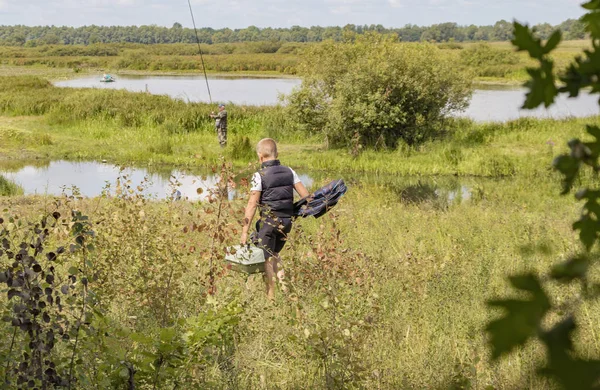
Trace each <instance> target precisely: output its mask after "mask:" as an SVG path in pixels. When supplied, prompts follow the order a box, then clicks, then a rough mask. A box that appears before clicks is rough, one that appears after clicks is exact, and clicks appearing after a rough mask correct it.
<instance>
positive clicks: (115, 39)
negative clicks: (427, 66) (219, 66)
mask: <svg viewBox="0 0 600 390" xmlns="http://www.w3.org/2000/svg"><path fill="white" fill-rule="evenodd" d="M510 27H511V26H510V23H509V22H507V21H505V20H501V21H499V22H497V23H495V24H494V25H493V26H474V25H470V26H459V25H457V24H456V23H441V24H435V25H432V26H428V27H421V26H415V25H407V26H405V27H402V28H385V27H383V26H382V25H380V24H378V25H375V24H371V25H354V24H348V25H346V26H344V27H343V28H342V27H338V26H330V27H319V26H313V27H310V28H306V27H300V26H293V27H291V28H270V27H267V28H257V27H255V26H249V27H247V28H243V29H234V30H232V29H229V28H223V29H219V30H215V29H212V28H201V29H199V30H198V35H199V39H200V42H201V43H203V44H219V43H221V44H222V43H230V44H231V43H237V42H245V43H249V44H252V45H255V46H263V47H264V48H261V50H273V51H276V50H277V48H278V47H281V46H282V44H285V43H286V42H298V43H303V42H321V41H324V40H328V39H332V40H335V41H338V42H339V41H343V40H344V39H345V37H347V36H355V35H362V34H367V33H370V32H377V33H380V34H381V33H383V34H394V35H397V36H398V37H400V39H401V40H402V41H404V42H418V41H431V40H434V41H438V42H448V41H459V42H463V41H478V40H486V41H487V40H490V41H507V40H509V39H511V29H510ZM552 28H553V27H552V26H551V25H549V24H547V23H542V24H539V25H537V26H535V29H536V34H537V35H539V36H540V37H541V38H542V39H547V35H548V31H549V30H552ZM556 28H560V29H561V30H562V31H563V32H565V33H567V34H568V36H569V38H570V39H583V38H585V31H584V30H583V24H582V23H580V22H579V21H577V20H573V19H569V20H566V21H565V22H563V23H561V24H560V25H558V26H556ZM195 39H196V36H195V34H194V30H192V29H190V28H182V27H181V24H179V23H175V24H174V25H173V27H171V28H168V27H159V26H156V25H152V26H110V27H109V26H83V27H78V28H69V29H67V28H64V27H55V26H36V27H28V26H0V44H2V45H11V46H13V45H14V46H23V45H25V46H33V47H35V46H37V45H38V44H51V45H57V44H61V45H62V44H65V45H90V46H97V45H99V44H101V43H124V42H136V43H139V44H144V45H150V44H166V43H168V44H177V43H195V42H196V41H195ZM263 52H266V51H263Z"/></svg>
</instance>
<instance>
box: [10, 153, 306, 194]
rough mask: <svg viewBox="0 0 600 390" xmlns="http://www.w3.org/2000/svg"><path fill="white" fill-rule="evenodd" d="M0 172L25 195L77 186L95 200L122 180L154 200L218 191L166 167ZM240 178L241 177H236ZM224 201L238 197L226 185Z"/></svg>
mask: <svg viewBox="0 0 600 390" xmlns="http://www.w3.org/2000/svg"><path fill="white" fill-rule="evenodd" d="M0 173H2V175H3V176H5V177H6V178H7V179H9V180H11V181H14V182H16V183H17V184H19V185H20V186H21V187H23V189H24V191H25V195H35V194H38V195H60V194H62V193H63V192H64V191H65V188H67V189H68V188H69V187H72V186H74V187H77V189H78V190H79V193H80V194H81V195H82V196H85V197H95V196H99V195H101V194H102V193H103V191H105V190H107V189H108V191H109V193H111V194H114V193H115V191H116V182H117V179H118V178H120V177H121V178H123V177H126V180H127V181H128V182H129V183H124V180H121V184H122V185H126V186H128V187H129V188H130V189H131V190H133V191H137V188H138V187H142V188H143V189H144V194H145V195H147V196H148V197H153V198H157V199H170V198H174V197H177V196H179V197H180V198H181V199H188V200H191V201H198V200H206V199H207V198H208V197H209V196H210V194H211V192H212V193H214V192H215V191H216V190H218V189H219V182H220V178H219V175H216V174H213V173H211V174H206V175H198V174H188V173H186V172H183V171H180V170H172V169H169V168H168V167H161V168H160V169H158V170H157V169H153V170H150V169H147V168H143V169H140V168H125V169H122V168H120V167H117V166H114V165H110V164H102V163H97V162H69V161H52V162H48V163H46V164H43V165H42V164H38V165H29V164H28V165H25V166H23V167H21V168H20V169H15V167H11V169H4V168H2V167H0ZM300 178H301V180H302V181H303V182H304V183H305V184H306V185H307V186H308V187H310V186H312V184H313V180H312V178H311V177H310V176H307V175H300ZM240 179H241V178H240ZM227 194H228V198H229V199H230V200H231V199H234V198H236V197H237V196H238V195H239V194H238V192H237V190H236V189H235V188H232V186H228V188H227Z"/></svg>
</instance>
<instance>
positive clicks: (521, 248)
mask: <svg viewBox="0 0 600 390" xmlns="http://www.w3.org/2000/svg"><path fill="white" fill-rule="evenodd" d="M374 179H375V178H374V177H373V176H372V175H371V177H370V178H366V179H365V180H360V181H350V180H349V181H348V183H349V185H350V191H349V193H348V194H347V195H346V196H345V197H344V198H343V199H342V202H341V203H340V204H339V205H338V206H337V207H336V208H335V209H334V210H333V211H331V212H330V213H329V214H328V215H327V216H325V217H323V218H322V219H320V220H314V219H305V220H298V221H296V223H295V225H294V226H295V227H294V230H293V231H292V233H291V234H290V237H289V240H288V244H287V247H286V248H285V249H284V251H283V252H282V256H283V263H284V266H285V269H286V272H287V277H288V283H289V286H290V288H291V289H290V290H289V292H288V293H287V294H283V293H280V292H279V294H278V298H277V300H276V301H275V302H274V303H271V304H268V303H267V302H265V298H264V291H263V284H262V283H263V282H262V280H261V278H260V277H251V278H249V279H246V278H245V277H243V276H241V275H238V274H235V273H231V272H230V271H227V270H226V269H225V268H224V267H221V264H222V263H221V256H222V254H221V252H222V251H221V249H220V246H219V250H217V251H216V256H217V257H216V259H218V260H217V264H218V266H219V268H218V269H219V276H218V280H217V294H216V296H215V297H214V298H212V300H207V299H206V297H205V296H204V294H203V292H205V291H206V288H207V280H208V279H207V278H208V277H207V271H208V267H209V255H210V254H209V252H208V248H210V246H209V245H210V242H211V236H212V234H214V232H215V229H225V230H219V232H220V233H219V235H220V236H221V238H222V239H223V240H224V241H223V246H225V245H231V244H232V243H234V242H235V240H237V239H238V238H239V237H238V235H237V234H236V229H238V230H237V232H239V227H238V222H237V221H240V220H241V217H240V214H239V208H240V207H241V206H243V203H244V200H243V199H242V200H239V201H233V203H231V204H228V205H227V206H226V208H225V209H224V211H223V214H222V215H221V218H224V222H222V224H221V225H219V224H217V220H216V218H217V213H215V212H214V210H213V209H214V208H216V207H217V206H216V205H215V204H214V203H211V204H202V205H193V204H190V203H187V202H176V203H155V202H146V201H140V198H138V197H137V195H136V196H134V197H133V198H131V199H130V200H127V197H126V196H123V198H118V197H117V198H103V199H94V200H83V201H69V202H74V203H72V204H71V205H70V206H71V207H76V208H77V209H78V210H80V211H82V212H83V213H84V215H87V216H89V218H90V221H92V222H93V223H94V230H95V232H96V233H95V241H94V246H95V250H94V252H93V255H91V256H90V258H89V261H90V263H91V264H93V265H94V272H97V275H98V280H95V281H94V282H93V283H92V282H90V286H91V287H90V288H93V289H94V290H93V291H94V292H95V293H96V295H95V296H96V297H97V299H98V300H100V301H101V302H103V306H102V313H103V314H102V317H98V318H96V317H94V319H93V321H94V322H93V323H94V326H95V327H100V329H102V330H103V331H104V332H106V334H104V333H102V337H101V338H100V339H98V340H97V339H95V338H94V337H95V336H94V334H93V333H92V334H90V335H87V336H86V338H85V340H86V341H87V342H85V343H83V344H82V345H81V346H80V349H79V351H80V352H79V353H80V354H82V355H83V356H84V357H85V358H84V359H82V362H81V363H78V364H81V367H79V366H78V368H77V370H78V371H77V372H80V373H81V375H82V378H83V377H85V378H87V380H88V381H90V383H94V381H99V380H100V379H99V378H98V377H96V376H92V375H91V374H90V373H93V372H95V371H94V370H93V368H94V367H95V366H94V364H95V363H96V362H97V361H112V360H113V359H115V361H116V363H115V364H116V366H117V368H112V366H111V365H108V364H106V365H101V366H100V367H97V368H98V369H99V371H98V372H100V373H104V374H105V376H107V377H110V378H106V379H105V380H106V381H109V380H111V381H115V380H119V379H118V378H119V375H114V376H110V375H109V374H111V373H112V372H113V371H114V372H115V373H118V372H119V370H120V369H121V366H120V365H119V364H122V363H119V362H122V361H123V359H124V358H125V359H132V361H133V364H135V367H136V368H138V373H137V374H136V378H137V380H138V381H140V382H138V383H139V384H140V386H139V387H140V388H151V386H147V387H144V385H143V382H141V380H142V379H143V378H144V376H143V375H145V374H144V373H145V372H148V370H150V372H152V371H151V370H152V368H151V366H148V365H147V364H145V363H144V362H145V361H146V360H144V359H145V358H146V357H147V356H149V355H148V354H150V353H154V351H155V349H154V348H155V347H154V346H153V344H147V343H148V342H147V341H144V340H146V339H150V340H156V345H157V347H156V348H162V346H161V345H162V344H160V343H159V342H158V340H160V337H161V336H160V335H161V334H163V333H164V330H163V329H164V325H161V324H163V323H164V322H163V321H164V319H163V315H164V313H167V315H168V318H170V320H171V321H173V322H174V323H177V324H182V325H177V326H176V327H178V326H187V325H184V324H188V323H189V322H190V321H198V327H200V328H199V329H200V330H204V328H202V326H206V327H207V328H206V330H207V331H210V328H208V327H209V326H215V327H216V329H218V331H219V332H220V333H218V337H215V338H214V339H213V338H209V339H207V340H206V341H205V342H204V344H202V347H203V348H204V349H203V350H200V351H197V354H198V355H197V356H190V360H192V359H199V358H201V357H202V356H209V357H210V358H209V359H208V360H206V361H200V362H199V363H198V365H196V366H194V369H190V368H187V367H186V366H184V367H183V368H181V370H182V371H181V372H180V371H173V370H174V368H173V369H171V368H169V369H168V370H165V371H164V372H161V374H160V376H156V377H157V378H159V379H160V380H161V381H162V382H161V383H162V386H159V388H165V389H170V388H172V386H171V382H170V381H171V380H172V379H173V378H178V380H180V381H184V382H183V383H188V382H185V381H187V380H191V379H190V378H189V377H188V376H190V377H192V378H195V379H194V380H197V381H199V382H198V383H197V384H196V385H195V386H191V385H190V386H191V387H196V388H202V387H208V388H232V387H234V388H235V387H238V388H261V387H262V388H279V389H298V388H373V389H398V388H407V389H412V388H419V389H421V388H452V387H454V388H472V389H479V388H488V387H494V388H532V389H543V388H548V386H547V383H545V382H543V381H540V380H539V379H536V377H535V376H532V375H529V374H530V372H529V370H530V366H531V362H532V361H534V360H535V359H537V358H539V357H540V356H542V354H543V351H542V350H540V349H539V348H537V347H534V346H527V347H524V348H522V349H520V350H519V351H518V353H517V355H516V357H515V358H512V359H508V360H505V361H502V362H500V363H491V362H490V361H489V352H488V350H487V347H486V338H485V336H484V330H483V327H484V326H485V323H486V321H487V320H488V318H487V316H488V311H487V310H486V308H485V307H484V305H485V303H484V302H485V300H486V299H488V298H494V297H497V296H502V295H503V294H506V293H507V292H508V291H509V290H510V287H509V286H507V284H506V282H505V279H504V276H505V274H506V273H507V272H519V271H524V270H538V271H540V272H541V271H542V270H545V269H547V267H548V265H550V264H552V263H553V262H554V261H555V259H556V257H557V256H563V255H564V256H567V255H568V254H570V253H573V252H574V251H575V249H576V248H577V240H576V238H575V237H574V236H573V235H572V231H571V226H570V222H569V221H570V220H571V219H572V218H571V217H572V216H573V215H575V213H576V209H577V207H576V206H575V205H573V204H572V202H571V201H569V200H568V199H565V198H561V197H559V196H558V192H559V188H558V185H557V183H556V182H555V181H554V180H544V179H540V180H538V181H536V182H535V187H536V188H535V191H534V190H532V182H531V181H530V180H529V179H527V178H520V177H516V178H513V179H511V180H504V181H498V180H489V181H487V180H486V181H473V180H467V181H462V179H452V180H456V182H455V183H450V184H448V185H450V186H458V187H461V186H465V187H467V188H469V191H471V192H472V193H473V194H475V193H477V194H478V195H477V196H472V197H471V199H470V200H463V201H454V202H450V203H447V204H445V205H444V206H443V207H440V206H441V204H440V202H439V201H438V200H435V199H428V198H427V197H422V198H421V200H420V201H414V200H410V199H407V198H406V197H405V196H403V195H402V193H403V189H406V188H408V187H410V186H414V185H415V183H418V181H414V182H410V183H404V184H403V183H402V182H401V181H399V180H382V181H380V182H377V181H375V180H374ZM326 180H327V179H326V178H324V179H320V180H319V181H318V182H317V183H315V186H319V185H321V184H323V183H324V182H325V181H326ZM371 180H373V181H371ZM434 180H435V179H434ZM421 183H422V184H421V186H422V187H425V186H428V185H430V186H432V188H435V187H436V184H435V183H431V184H424V183H423V182H421ZM242 190H243V189H240V191H242ZM49 203H51V202H49V201H48V200H47V199H39V198H30V199H28V201H26V202H25V201H23V202H13V203H10V206H9V203H8V202H7V201H6V200H2V201H1V202H0V206H4V207H7V206H8V207H9V208H10V211H11V215H20V216H21V219H22V220H27V219H28V218H30V217H31V216H36V215H38V214H39V212H40V210H43V209H44V208H45V207H47V205H48V204H49ZM205 210H208V211H205ZM61 211H63V210H61ZM63 214H65V212H63ZM222 221H223V220H222ZM95 222H99V223H97V224H96V223H95ZM184 226H185V227H190V226H196V227H195V228H194V229H193V230H192V228H190V229H189V230H188V229H187V228H186V229H184V228H183V227H184ZM219 226H221V227H219ZM223 237H224V238H223ZM68 265H69V264H67V266H68ZM172 267H174V268H172ZM170 269H173V270H174V272H173V273H172V274H171V273H170ZM169 275H171V276H169ZM102 281H104V282H102ZM100 283H104V284H100ZM169 285H170V286H171V287H170V290H169ZM167 292H173V293H174V294H176V295H173V296H172V295H169V294H167V295H165V294H166V293H167ZM165 296H167V297H168V298H167V299H164V297H165ZM158 298H160V299H158ZM3 299H4V298H3ZM556 299H559V300H560V299H563V297H562V296H557V297H556ZM163 307H164V308H165V309H164V310H163ZM227 307H237V308H238V312H237V314H235V315H234V314H228V315H227V316H224V317H218V316H217V314H210V313H211V311H210V310H213V309H214V310H215V311H217V312H219V310H225V309H226V308H227ZM159 309H160V310H159ZM587 309H588V312H589V315H590V318H592V319H593V318H596V317H597V315H598V314H599V313H600V306H599V305H598V304H594V305H591V306H589V307H588V308H587ZM198 315H200V316H201V318H203V319H204V320H203V321H204V322H201V321H200V320H199V319H197V317H196V316H198ZM232 316H233V317H232ZM238 317H239V321H238V322H237V323H236V326H233V327H220V326H219V325H218V324H219V323H221V326H222V325H223V324H226V323H227V322H228V321H229V320H231V319H232V318H238ZM210 318H214V320H215V322H214V323H213V322H210V321H209V322H205V321H207V320H208V319H210ZM9 325H10V324H9V323H3V324H2V325H0V326H2V327H4V328H3V329H4V330H5V331H8V330H10V327H9ZM581 326H582V328H584V331H582V332H579V333H578V334H577V336H576V337H577V339H576V342H577V345H578V346H579V347H580V348H582V350H583V351H584V352H585V353H586V354H588V355H589V356H591V357H597V356H599V355H600V350H598V348H597V346H596V343H594V341H593V339H592V336H591V335H593V332H588V331H587V329H593V328H594V326H595V322H594V321H593V320H591V321H590V322H589V323H582V324H581ZM116 329H127V331H125V330H122V331H119V332H117V331H115V330H116ZM132 332H133V333H132ZM161 332H162V333H161ZM129 334H132V336H131V338H130V337H129V336H128V335H129ZM140 334H143V335H144V336H145V337H140V336H139V335H140ZM229 337H232V338H233V339H234V340H235V343H233V344H232V345H229V347H227V346H226V345H223V346H221V347H220V348H217V347H215V346H214V345H213V343H215V344H216V345H220V344H218V343H219V342H220V341H219V340H227V339H228V338H229ZM105 342H106V343H107V344H106V345H104V343H105ZM109 342H110V343H109ZM19 345H20V344H19ZM169 345H170V344H169ZM107 346H110V348H108V347H107ZM9 347H10V345H9V343H8V341H6V340H4V341H2V342H0V348H1V349H2V350H8V348H9ZM226 347H227V348H226ZM123 351H128V352H127V353H124V354H121V353H122V352H123ZM159 351H160V350H159ZM182 353H189V352H186V351H185V350H182ZM91 356H94V357H95V358H94V359H91ZM137 356H142V357H140V358H139V359H138V360H136V357H137ZM186 356H187V355H186ZM164 358H165V359H169V360H166V361H167V362H169V367H175V364H176V363H177V361H176V360H171V359H173V357H172V356H171V355H165V356H164ZM194 361H195V360H194ZM171 363H173V366H171ZM2 369H4V365H3V366H1V367H0V370H2ZM0 372H1V371H0ZM184 373H185V375H183V374H184ZM105 376H102V375H100V378H104V377H105ZM151 378H155V377H154V376H151ZM106 383H109V382H106ZM110 383H114V382H110ZM341 383H345V385H344V386H342V385H341ZM180 387H181V383H180Z"/></svg>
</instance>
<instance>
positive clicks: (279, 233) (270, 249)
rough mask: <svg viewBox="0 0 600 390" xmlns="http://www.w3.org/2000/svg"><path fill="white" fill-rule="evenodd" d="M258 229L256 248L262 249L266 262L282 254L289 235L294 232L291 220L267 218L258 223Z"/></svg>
mask: <svg viewBox="0 0 600 390" xmlns="http://www.w3.org/2000/svg"><path fill="white" fill-rule="evenodd" d="M256 227H257V229H258V234H257V242H256V246H257V247H259V248H262V250H263V252H264V254H265V260H267V259H269V258H270V257H271V256H273V255H274V254H276V253H279V252H281V250H282V249H283V246H284V245H285V242H286V241H287V235H288V233H289V232H290V231H291V230H292V219H291V218H277V219H273V218H266V219H261V220H259V221H258V222H257V224H256Z"/></svg>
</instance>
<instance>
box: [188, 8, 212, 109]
mask: <svg viewBox="0 0 600 390" xmlns="http://www.w3.org/2000/svg"><path fill="white" fill-rule="evenodd" d="M188 5H189V6H190V15H192V23H193V25H194V32H195V33H196V43H197V44H198V52H199V53H200V62H202V70H203V71H204V80H206V89H208V99H209V100H210V104H212V95H211V94H210V86H209V85H208V76H207V75H206V66H204V56H203V55H202V48H201V47H200V38H198V29H197V28H196V20H195V19H194V11H192V3H191V1H190V0H188Z"/></svg>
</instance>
